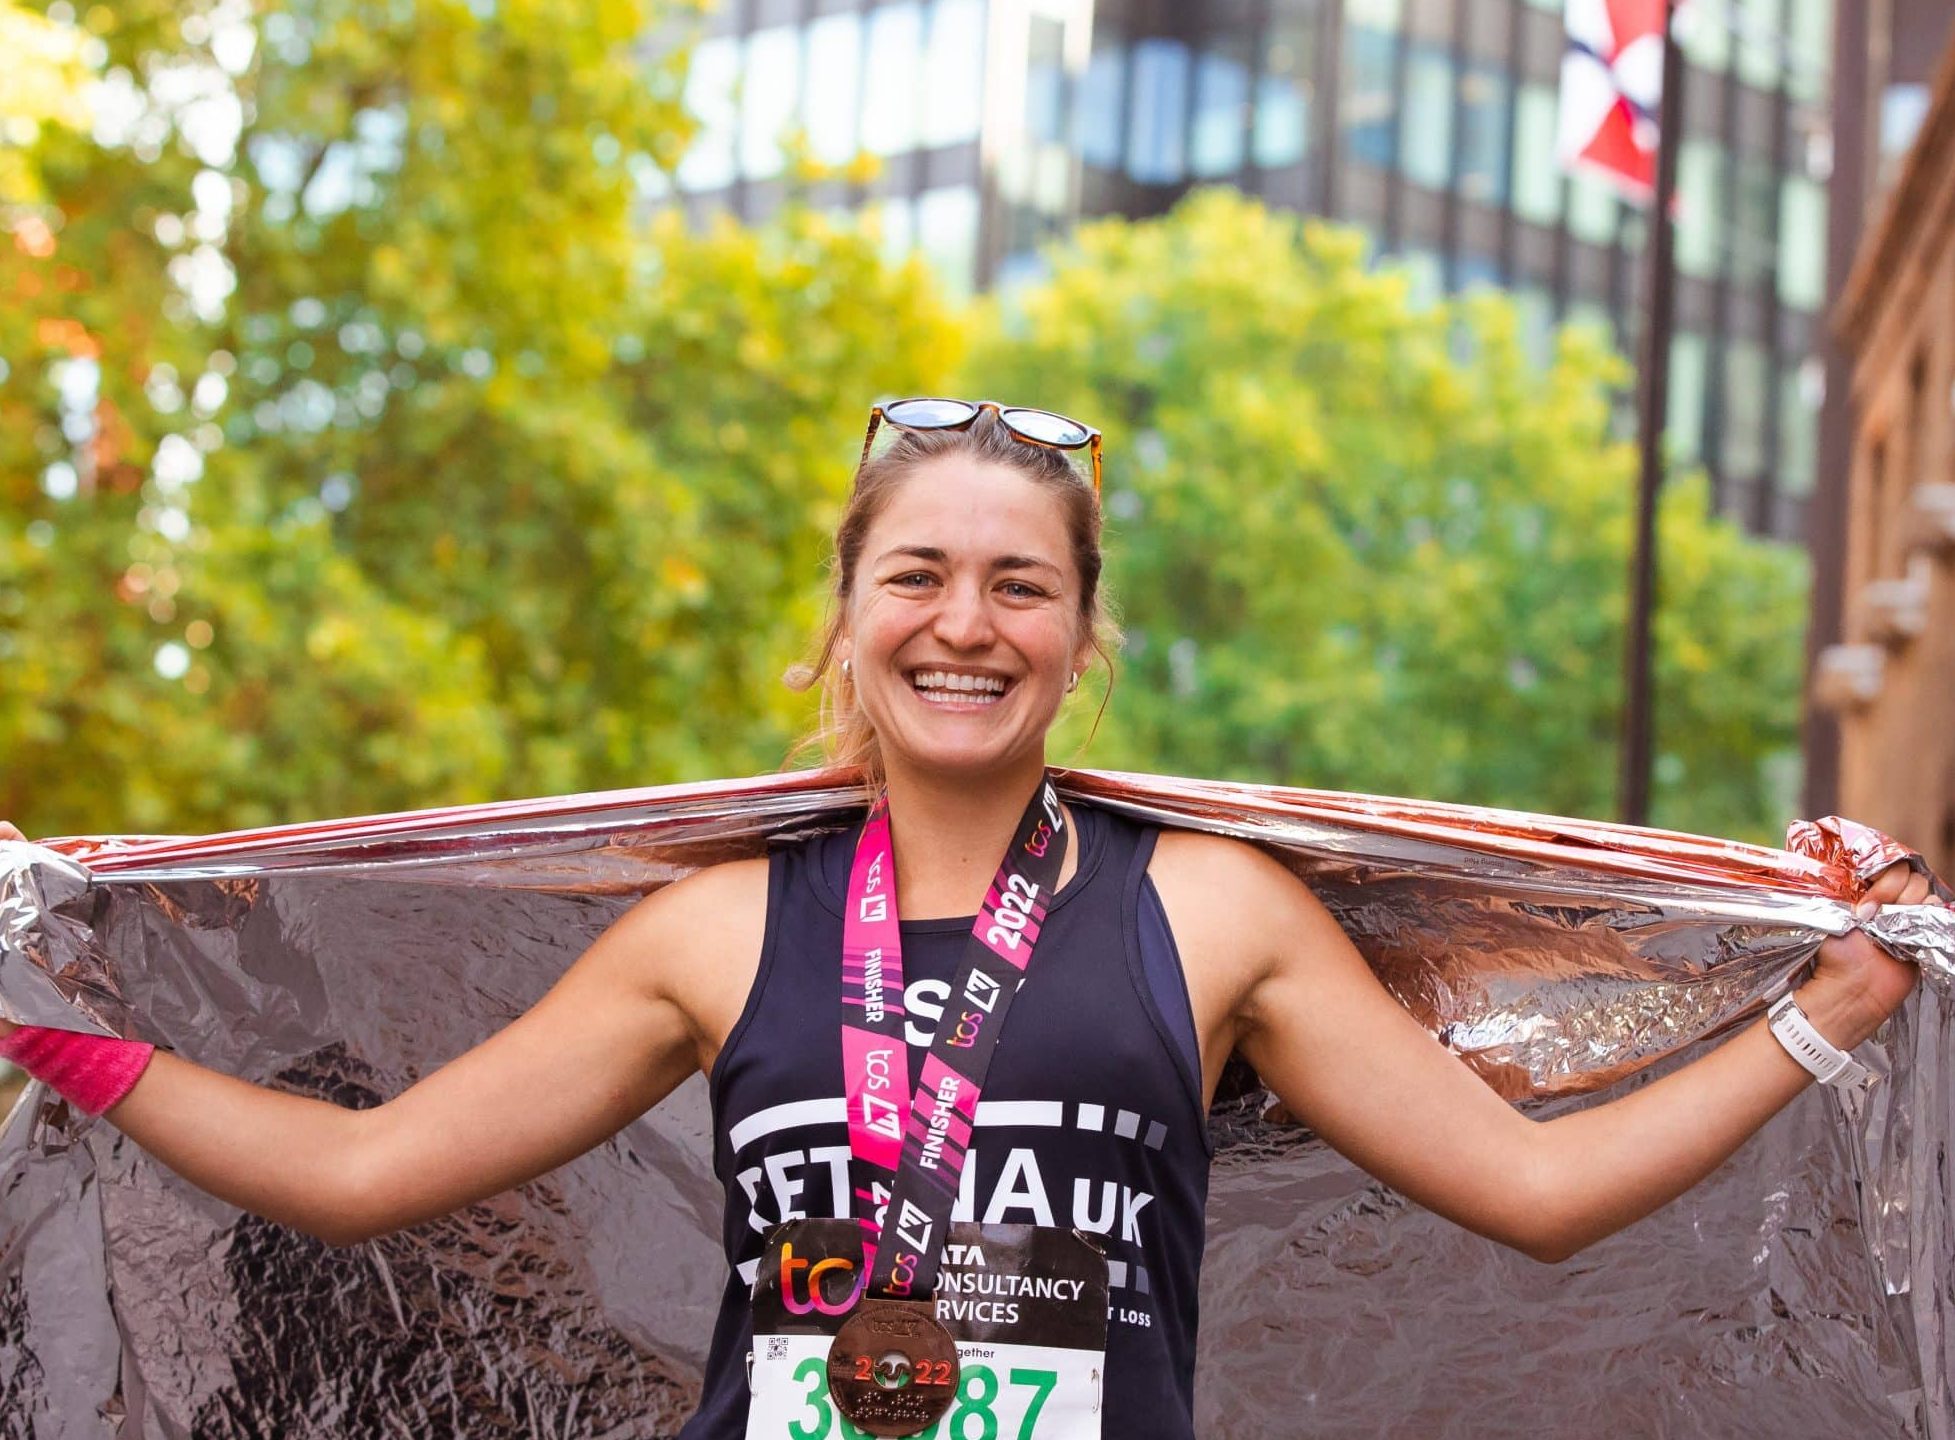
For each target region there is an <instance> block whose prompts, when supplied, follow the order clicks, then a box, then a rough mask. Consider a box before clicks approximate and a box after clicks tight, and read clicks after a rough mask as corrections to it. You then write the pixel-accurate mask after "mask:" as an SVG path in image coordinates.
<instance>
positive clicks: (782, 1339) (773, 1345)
mask: <svg viewBox="0 0 1955 1440" xmlns="http://www.w3.org/2000/svg"><path fill="white" fill-rule="evenodd" d="M767 1358H768V1359H769V1360H785V1359H787V1336H785V1335H774V1336H770V1337H769V1338H768V1341H767Z"/></svg>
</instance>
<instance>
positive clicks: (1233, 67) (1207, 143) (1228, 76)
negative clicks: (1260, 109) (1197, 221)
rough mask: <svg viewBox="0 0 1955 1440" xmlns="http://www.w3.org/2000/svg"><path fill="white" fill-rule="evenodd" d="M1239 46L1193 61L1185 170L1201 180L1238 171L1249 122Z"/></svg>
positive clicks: (1207, 53)
mask: <svg viewBox="0 0 1955 1440" xmlns="http://www.w3.org/2000/svg"><path fill="white" fill-rule="evenodd" d="M1243 48H1244V47H1242V46H1241V45H1234V46H1231V47H1229V48H1228V49H1225V50H1206V51H1204V52H1202V55H1201V58H1200V59H1198V60H1196V61H1195V123H1194V126H1193V129H1192V131H1191V133H1190V134H1189V137H1188V168H1189V169H1190V170H1191V171H1192V172H1193V173H1194V174H1196V175H1197V176H1199V177H1201V178H1202V179H1205V180H1206V179H1213V178H1215V177H1216V176H1218V175H1233V174H1235V173H1236V172H1238V171H1240V170H1241V169H1242V152H1243V137H1244V133H1245V131H1246V130H1247V127H1248V120H1249V66H1248V64H1247V63H1246V61H1245V58H1244V56H1243V53H1242V51H1243Z"/></svg>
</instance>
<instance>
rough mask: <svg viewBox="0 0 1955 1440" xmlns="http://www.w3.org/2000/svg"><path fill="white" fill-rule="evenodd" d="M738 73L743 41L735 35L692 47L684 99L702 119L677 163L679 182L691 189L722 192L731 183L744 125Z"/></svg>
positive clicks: (697, 116) (697, 118) (694, 116)
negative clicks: (738, 102) (737, 100)
mask: <svg viewBox="0 0 1955 1440" xmlns="http://www.w3.org/2000/svg"><path fill="white" fill-rule="evenodd" d="M739 75H740V50H739V42H738V41H737V40H735V39H734V38H732V37H731V36H722V37H720V38H718V39H714V40H702V41H701V42H700V43H699V45H698V46H696V47H695V48H694V50H693V52H692V63H691V65H690V66H689V67H688V68H687V71H686V97H685V103H686V109H687V110H688V111H690V112H691V114H692V116H693V118H694V119H695V120H697V121H698V122H699V133H698V134H696V135H695V136H694V137H693V141H692V148H691V149H689V150H687V151H686V156H685V159H683V160H681V161H680V162H679V183H680V184H681V185H682V186H684V187H685V188H686V189H688V190H718V189H721V188H722V187H724V186H727V185H731V184H732V183H733V179H734V174H735V170H734V162H735V158H736V157H735V153H734V144H735V141H736V139H737V137H738V135H739V124H740V112H739V109H738V107H737V105H736V104H735V102H734V85H735V83H736V82H737V81H738V79H739Z"/></svg>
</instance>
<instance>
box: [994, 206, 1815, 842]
mask: <svg viewBox="0 0 1955 1440" xmlns="http://www.w3.org/2000/svg"><path fill="white" fill-rule="evenodd" d="M1362 260H1363V256H1362V241H1361V240H1360V238H1359V237H1358V236H1357V235H1355V234H1354V233H1351V232H1348V231H1338V230H1333V229H1328V228H1325V227H1323V226H1320V225H1316V224H1311V223H1300V222H1298V221H1297V220H1296V219H1295V218H1294V217H1290V216H1285V215H1282V214H1280V213H1277V212H1273V211H1270V210H1267V209H1265V208H1264V207H1262V206H1261V205H1259V204H1258V203H1256V202H1254V201H1251V200H1248V199H1245V198H1243V197H1241V196H1239V195H1237V194H1235V193H1233V192H1226V191H1214V192H1206V193H1199V194H1197V195H1195V196H1194V197H1192V198H1190V199H1189V200H1187V201H1186V202H1184V203H1183V204H1182V205H1181V206H1180V207H1179V208H1178V209H1177V210H1176V211H1175V212H1174V213H1173V214H1172V215H1170V216H1169V217H1167V218H1166V219H1164V220H1161V221H1158V222H1151V223H1146V224H1127V223H1122V222H1108V223H1102V224H1097V225H1093V226H1089V227H1087V228H1085V229H1083V230H1082V231H1080V232H1079V234H1078V235H1077V237H1076V239H1075V241H1074V242H1073V243H1072V244H1070V245H1069V246H1067V247H1066V248H1063V249H1061V250H1059V251H1057V252H1055V253H1054V255H1053V257H1052V264H1051V271H1050V274H1049V277H1048V278H1047V279H1046V280H1045V281H1043V282H1042V283H1040V284H1038V285H1036V286H1034V287H1031V288H1029V289H1026V290H1024V291H1021V292H1018V293H1016V294H1012V295H1009V296H1006V297H1003V298H1002V299H1001V300H999V301H996V302H994V303H993V304H992V306H991V307H990V309H989V311H988V313H987V319H986V322H985V333H984V337H983V338H982V339H981V340H980V341H979V342H978V343H977V344H976V346H975V348H974V351H973V353H972V356H971V360H970V362H969V369H968V373H967V378H966V379H965V380H964V381H963V391H962V392H960V393H984V394H995V395H1004V396H1009V397H1011V398H1013V399H1015V400H1019V401H1021V402H1023V403H1036V404H1041V405H1049V406H1052V407H1053V408H1055V409H1058V410H1062V411H1064V412H1066V413H1068V414H1073V415H1077V416H1080V417H1081V418H1084V419H1086V420H1089V421H1090V422H1092V423H1096V424H1098V425H1100V426H1102V427H1103V428H1105V429H1106V430H1107V431H1108V433H1109V437H1110V450H1109V459H1108V480H1107V502H1106V503H1107V509H1108V513H1109V536H1110V547H1109V575H1110V578H1111V581H1112V584H1113V586H1114V593H1115V595H1116V597H1117V598H1118V599H1119V600H1120V601H1121V602H1122V604H1123V605H1124V608H1125V620H1126V627H1127V636H1128V643H1127V649H1126V653H1125V655H1124V656H1123V657H1122V659H1121V661H1120V667H1119V678H1118V682H1117V685H1116V693H1115V695H1114V698H1113V702H1112V704H1111V706H1110V707H1109V709H1108V712H1107V718H1106V720H1105V721H1104V723H1103V724H1102V727H1101V730H1100V734H1099V736H1098V737H1097V739H1096V740H1095V742H1094V744H1093V745H1092V747H1091V749H1090V750H1088V751H1086V752H1085V754H1084V757H1083V758H1084V759H1085V760H1086V761H1087V762H1089V763H1094V764H1101V765H1109V766H1121V767H1132V768H1143V769H1156V770H1166V771H1170V772H1174V773H1178V774H1191V775H1205V776H1216V777H1228V778H1239V779H1251V780H1268V781H1276V782H1283V783H1290V784H1299V785H1309V786H1316V787H1321V788H1330V789H1351V790H1362V791H1372V792H1377V793H1387V794H1407V795H1420V796H1432V797H1436V798H1443V799H1448V800H1458V801H1466V802H1474V803H1481V804H1492V805H1506V806H1513V807H1519V808H1526V809H1535V810H1545V811H1550V812H1555V813H1564V814H1580V815H1591V816H1600V817H1607V816H1609V815H1611V814H1612V813H1613V812H1614V806H1615V784H1616V778H1615V777H1616V764H1617V749H1616V744H1617V725H1618V707H1619V705H1620V695H1621V668H1622V632H1623V618H1624V614H1625V609H1626V601H1627V595H1626V577H1627V557H1628V545H1629V539H1630V534H1631V514H1630V502H1631V497H1632V494H1633V491H1634V483H1633V482H1634V472H1635V455H1634V451H1633V449H1632V447H1630V446H1628V445H1625V444H1621V443H1618V442H1615V441H1612V440H1611V439H1610V438H1609V406H1610V400H1611V392H1612V391H1613V390H1614V389H1615V388H1616V387H1619V386H1620V385H1621V384H1622V383H1623V382H1624V380H1625V378H1626V376H1625V372H1624V370H1623V368H1622V366H1621V365H1620V363H1619V362H1618V361H1617V360H1615V359H1614V358H1613V357H1612V356H1611V355H1609V354H1608V353H1607V351H1606V350H1605V349H1604V348H1603V346H1602V344H1601V342H1600V340H1599V339H1598V338H1596V337H1594V336H1592V335H1589V334H1587V333H1585V332H1582V331H1570V332H1566V333H1564V334H1563V335H1562V336H1561V337H1560V338H1559V341H1558V344H1557V348H1556V352H1555V355H1554V358H1553V362H1552V364H1550V365H1548V366H1547V367H1546V368H1541V367H1538V366H1536V365H1533V364H1531V363H1530V362H1529V360H1528V358H1527V355H1526V353H1525V347H1524V345H1523V343H1522V339H1521V336H1520V332H1519V325H1518V321H1517V316H1516V312H1515V310H1514V307H1513V306H1512V304H1511V302H1509V301H1508V300H1507V299H1505V298H1504V297H1500V296H1497V295H1482V296H1476V297H1471V298H1468V299H1466V300H1463V301H1459V302H1456V303H1453V304H1449V305H1442V306H1437V307H1433V308H1429V309H1421V308H1419V307H1417V306H1415V305H1414V304H1413V303H1412V302H1411V300H1410V298H1409V291H1408V285H1407V281H1406V279H1405V277H1404V276H1403V275H1402V274H1399V273H1396V272H1394V271H1393V270H1391V269H1389V268H1386V269H1381V270H1370V271H1368V270H1367V269H1366V268H1365V267H1364V265H1363V263H1362ZM1661 524H1662V541H1661V543H1662V547H1663V549H1662V554H1663V561H1662V566H1663V570H1662V575H1663V578H1662V612H1661V618H1660V621H1659V628H1658V645H1659V671H1658V687H1659V688H1658V696H1659V709H1658V722H1659V735H1658V738H1659V748H1660V751H1661V755H1660V759H1659V762H1658V786H1657V807H1656V808H1657V812H1658V819H1659V823H1663V824H1668V825H1672V826H1676V827H1680V828H1690V829H1701V830H1707V831H1710V832H1713V833H1730V834H1744V835H1748V836H1753V837H1763V838H1774V839H1775V838H1777V837H1778V836H1780V835H1781V834H1782V829H1781V828H1780V827H1781V826H1782V824H1783V821H1784V819H1785V818H1786V816H1785V815H1784V813H1783V810H1782V806H1783V805H1784V804H1786V803H1787V802H1788V801H1789V798H1790V797H1789V787H1788V786H1787V784H1786V766H1787V764H1788V763H1789V762H1790V760H1791V757H1792V756H1793V755H1794V754H1795V753H1796V751H1795V749H1794V747H1795V745H1796V726H1797V719H1798V714H1799V676H1800V654H1801V641H1800V636H1801V629H1802V625H1803V620H1804V601H1803V597H1804V572H1803V564H1804V561H1803V557H1802V556H1801V555H1800V553H1799V552H1798V551H1796V550H1794V549H1792V548H1791V547H1787V546H1781V545H1773V544H1768V543H1765V542H1762V541H1758V540H1753V539H1750V538H1748V537H1746V536H1745V535H1744V534H1742V533H1741V532H1740V531H1739V530H1738V529H1737V528H1736V527H1735V526H1733V525H1730V524H1728V523H1726V522H1724V521H1721V520H1716V519H1713V518H1710V517H1709V515H1708V514H1707V502H1706V494H1705V488H1704V486H1703V485H1702V484H1701V483H1700V482H1699V481H1698V480H1696V479H1693V478H1688V477H1686V478H1682V479H1679V480H1677V481H1676V482H1674V483H1672V484H1671V485H1670V487H1669V488H1668V490H1667V492H1666V496H1665V500H1664V504H1663V511H1662V519H1661ZM1092 709H1093V707H1092V706H1091V705H1090V704H1088V705H1080V706H1079V707H1078V710H1079V712H1080V713H1079V714H1078V715H1077V716H1076V717H1075V718H1074V720H1073V722H1072V726H1073V733H1074V734H1075V735H1083V734H1084V731H1085V728H1086V725H1087V724H1088V723H1089V722H1090V719H1091V714H1092ZM1056 753H1059V754H1065V753H1067V752H1066V748H1065V747H1063V746H1062V747H1060V749H1059V750H1058V751H1057V752H1056Z"/></svg>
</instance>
